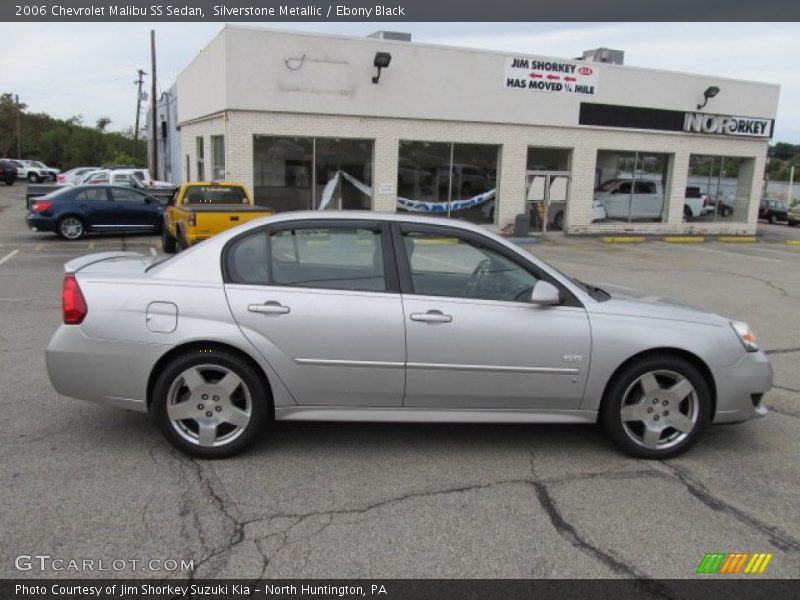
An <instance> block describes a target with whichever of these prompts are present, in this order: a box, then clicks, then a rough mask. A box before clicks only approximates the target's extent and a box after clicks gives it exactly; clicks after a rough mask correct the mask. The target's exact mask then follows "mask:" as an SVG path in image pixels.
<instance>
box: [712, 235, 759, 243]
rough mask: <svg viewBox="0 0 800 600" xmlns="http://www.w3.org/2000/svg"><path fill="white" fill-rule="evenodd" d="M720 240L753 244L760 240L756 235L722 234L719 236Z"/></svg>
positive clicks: (718, 239)
mask: <svg viewBox="0 0 800 600" xmlns="http://www.w3.org/2000/svg"><path fill="white" fill-rule="evenodd" d="M717 241H718V242H726V243H734V244H735V243H741V244H752V243H754V242H757V241H758V238H757V237H756V236H754V235H721V236H719V237H718V238H717Z"/></svg>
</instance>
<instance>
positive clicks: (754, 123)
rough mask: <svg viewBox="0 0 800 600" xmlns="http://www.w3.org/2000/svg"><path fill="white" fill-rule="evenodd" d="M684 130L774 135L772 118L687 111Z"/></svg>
mask: <svg viewBox="0 0 800 600" xmlns="http://www.w3.org/2000/svg"><path fill="white" fill-rule="evenodd" d="M683 130H684V131H689V132H691V133H715V134H719V135H745V136H750V137H770V136H771V135H772V119H755V118H752V117H725V116H721V115H709V114H706V113H686V116H685V117H684V120H683Z"/></svg>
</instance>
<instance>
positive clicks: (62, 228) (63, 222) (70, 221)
mask: <svg viewBox="0 0 800 600" xmlns="http://www.w3.org/2000/svg"><path fill="white" fill-rule="evenodd" d="M73 227H75V228H77V229H73ZM56 233H57V234H58V236H59V237H61V238H63V239H65V240H69V241H75V240H79V239H81V238H82V237H83V236H85V235H86V225H85V224H84V222H83V220H82V219H81V218H80V217H76V216H75V215H64V216H63V217H61V218H60V219H59V220H58V224H57V225H56Z"/></svg>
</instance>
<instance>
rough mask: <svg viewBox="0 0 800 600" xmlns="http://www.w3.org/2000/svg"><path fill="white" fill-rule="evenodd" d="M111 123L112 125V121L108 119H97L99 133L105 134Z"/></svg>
mask: <svg viewBox="0 0 800 600" xmlns="http://www.w3.org/2000/svg"><path fill="white" fill-rule="evenodd" d="M109 123H111V119H109V118H108V117H100V118H99V119H97V131H99V132H100V133H105V130H106V127H108V124H109Z"/></svg>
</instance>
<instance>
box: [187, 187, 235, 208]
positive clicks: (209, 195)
mask: <svg viewBox="0 0 800 600" xmlns="http://www.w3.org/2000/svg"><path fill="white" fill-rule="evenodd" d="M183 203H184V204H247V196H246V195H245V193H244V189H243V188H240V187H222V186H215V185H193V186H191V187H190V188H189V189H188V190H186V195H185V196H184V199H183Z"/></svg>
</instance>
